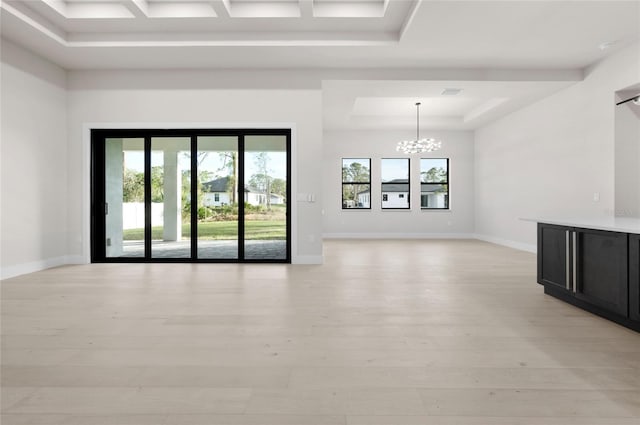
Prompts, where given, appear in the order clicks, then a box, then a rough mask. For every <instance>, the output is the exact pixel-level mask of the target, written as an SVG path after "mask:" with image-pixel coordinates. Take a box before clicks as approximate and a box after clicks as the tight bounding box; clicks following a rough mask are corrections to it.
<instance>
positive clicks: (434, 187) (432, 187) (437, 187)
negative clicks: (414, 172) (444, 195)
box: [420, 183, 446, 193]
mask: <svg viewBox="0 0 640 425" xmlns="http://www.w3.org/2000/svg"><path fill="white" fill-rule="evenodd" d="M444 186H445V185H444V184H438V183H420V192H422V193H434V192H446V190H445V189H444Z"/></svg>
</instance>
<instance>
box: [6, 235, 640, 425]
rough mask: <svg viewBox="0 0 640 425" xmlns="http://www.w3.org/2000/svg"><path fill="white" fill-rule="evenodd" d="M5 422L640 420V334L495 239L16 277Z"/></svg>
mask: <svg viewBox="0 0 640 425" xmlns="http://www.w3.org/2000/svg"><path fill="white" fill-rule="evenodd" d="M1 288H2V411H3V417H2V424H3V425H18V424H47V425H49V424H66V425H70V424H71V425H133V424H135V425H143V424H154V425H156V424H158V425H196V424H200V425H221V424H233V425H248V424H251V425H275V424H278V425H279V424H282V425H345V424H348V425H417V424H421V425H422V424H438V425H440V424H442V425H454V424H455V425H534V424H535V425H542V424H544V425H574V424H575V425H578V424H580V425H632V424H633V425H638V424H639V423H640V334H638V333H635V332H633V331H630V330H628V329H625V328H623V327H620V326H618V325H616V324H614V323H611V322H609V321H606V320H603V319H600V318H599V317H597V316H594V315H591V314H589V313H587V312H584V311H582V310H579V309H577V308H575V307H572V306H570V305H568V304H565V303H563V302H561V301H558V300H556V299H553V298H551V297H548V296H545V295H544V294H543V291H542V287H541V286H539V285H538V284H537V283H536V279H535V256H534V255H532V254H529V253H525V252H520V251H516V250H512V249H508V248H504V247H500V246H496V245H491V244H488V243H484V242H479V241H461V240H457V241H438V240H426V241H418V240H402V241H400V240H387V241H339V240H330V241H325V264H324V265H318V266H287V265H265V264H262V265H261V264H255V265H237V264H220V265H205V264H153V265H150V264H146V265H145V264H129V265H114V264H96V265H85V266H70V267H61V268H57V269H51V270H47V271H43V272H39V273H34V274H30V275H26V276H21V277H18V278H14V279H9V280H5V281H3V282H2V283H1Z"/></svg>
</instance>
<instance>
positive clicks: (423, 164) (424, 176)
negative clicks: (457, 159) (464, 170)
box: [420, 158, 449, 183]
mask: <svg viewBox="0 0 640 425" xmlns="http://www.w3.org/2000/svg"><path fill="white" fill-rule="evenodd" d="M448 169H449V160H448V159H447V158H422V159H420V182H422V183H447V174H448V172H449V170H448Z"/></svg>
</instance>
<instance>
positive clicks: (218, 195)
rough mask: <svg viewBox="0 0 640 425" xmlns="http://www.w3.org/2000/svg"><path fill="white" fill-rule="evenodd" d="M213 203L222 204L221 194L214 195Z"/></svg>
mask: <svg viewBox="0 0 640 425" xmlns="http://www.w3.org/2000/svg"><path fill="white" fill-rule="evenodd" d="M213 201H214V202H220V194H219V193H214V194H213Z"/></svg>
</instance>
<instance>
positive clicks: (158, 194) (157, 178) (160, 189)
mask: <svg viewBox="0 0 640 425" xmlns="http://www.w3.org/2000/svg"><path fill="white" fill-rule="evenodd" d="M163 201H164V167H163V166H155V167H151V202H163Z"/></svg>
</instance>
